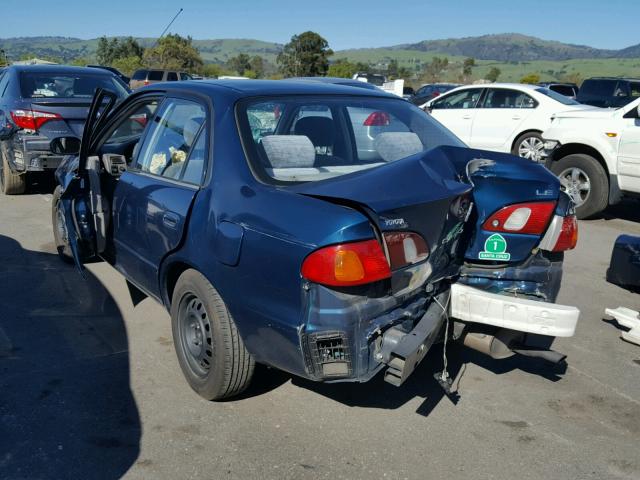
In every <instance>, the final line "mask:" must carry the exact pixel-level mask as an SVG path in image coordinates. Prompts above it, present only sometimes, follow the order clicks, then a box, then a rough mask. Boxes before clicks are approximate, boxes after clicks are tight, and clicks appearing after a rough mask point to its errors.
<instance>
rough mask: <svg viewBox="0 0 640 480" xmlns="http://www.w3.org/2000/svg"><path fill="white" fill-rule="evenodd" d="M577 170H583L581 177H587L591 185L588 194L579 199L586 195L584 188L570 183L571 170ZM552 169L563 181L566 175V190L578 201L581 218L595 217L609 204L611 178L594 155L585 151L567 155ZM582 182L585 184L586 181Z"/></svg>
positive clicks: (578, 215) (552, 165)
mask: <svg viewBox="0 0 640 480" xmlns="http://www.w3.org/2000/svg"><path fill="white" fill-rule="evenodd" d="M576 170H579V171H581V172H582V174H580V179H582V177H583V176H584V177H586V180H587V181H588V185H589V189H588V193H587V195H586V196H584V198H581V199H580V200H578V197H582V196H583V195H584V193H583V192H584V190H580V191H578V190H577V186H576V185H573V186H572V185H568V183H570V182H569V181H568V179H569V178H571V177H570V175H571V172H575V171H576ZM551 171H552V172H553V173H555V174H556V175H558V177H560V180H561V181H563V177H564V182H565V184H564V185H565V187H564V188H565V191H567V193H569V195H570V196H571V197H572V199H573V200H574V203H576V215H577V217H578V218H579V219H587V218H591V217H594V216H596V215H598V214H599V213H600V212H602V211H603V210H604V209H605V208H607V206H608V204H609V178H608V176H607V172H606V171H605V169H604V168H603V167H602V165H601V164H600V162H598V160H596V159H595V158H593V157H592V156H590V155H586V154H584V153H574V154H571V155H567V156H566V157H562V158H561V159H560V160H557V161H555V162H553V163H552V164H551ZM568 172H569V173H568ZM583 174H584V175H583ZM568 175H569V176H568ZM580 184H583V185H584V182H581V183H580ZM581 202H582V203H581Z"/></svg>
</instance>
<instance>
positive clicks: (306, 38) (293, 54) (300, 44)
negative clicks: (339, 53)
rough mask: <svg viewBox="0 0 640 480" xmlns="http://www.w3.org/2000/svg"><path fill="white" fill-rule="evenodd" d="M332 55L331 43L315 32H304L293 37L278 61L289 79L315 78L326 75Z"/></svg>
mask: <svg viewBox="0 0 640 480" xmlns="http://www.w3.org/2000/svg"><path fill="white" fill-rule="evenodd" d="M331 55H333V50H331V49H330V48H329V42H327V41H326V40H325V39H324V38H322V37H321V36H320V35H319V34H317V33H315V32H304V33H301V34H300V35H294V36H293V37H291V41H290V42H289V43H287V44H286V45H285V46H284V48H283V49H282V52H280V54H279V55H278V59H277V61H278V65H279V66H280V70H281V71H282V73H283V74H284V75H285V76H287V77H315V76H318V75H326V73H327V71H328V70H329V57H330V56H331Z"/></svg>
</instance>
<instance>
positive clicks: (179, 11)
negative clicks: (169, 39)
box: [151, 8, 184, 48]
mask: <svg viewBox="0 0 640 480" xmlns="http://www.w3.org/2000/svg"><path fill="white" fill-rule="evenodd" d="M183 10H184V8H181V9H180V10H178V13H176V14H175V16H174V17H173V18H172V19H171V21H170V22H169V25H167V27H166V28H165V29H164V30H163V31H162V33H161V34H160V36H159V37H158V38H156V41H155V43H154V44H153V46H152V47H151V48H155V46H156V45H158V42H159V41H160V39H161V38H162V37H164V34H165V33H167V30H169V27H170V26H171V24H173V22H175V21H176V18H178V15H180V14H181V13H182V11H183Z"/></svg>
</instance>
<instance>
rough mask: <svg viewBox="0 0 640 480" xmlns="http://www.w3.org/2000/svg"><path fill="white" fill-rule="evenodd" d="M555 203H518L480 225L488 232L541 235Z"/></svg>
mask: <svg viewBox="0 0 640 480" xmlns="http://www.w3.org/2000/svg"><path fill="white" fill-rule="evenodd" d="M555 208H556V202H532V203H518V204H516V205H509V206H508V207H504V208H502V209H500V210H498V211H497V212H495V213H494V214H493V215H491V216H490V217H489V218H488V219H487V220H486V221H485V222H484V225H482V228H483V229H484V230H488V231H490V232H506V233H528V234H531V235H541V234H542V233H544V231H545V230H546V228H547V226H548V225H549V220H550V219H551V215H553V211H554V210H555Z"/></svg>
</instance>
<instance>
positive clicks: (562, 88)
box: [549, 85, 575, 97]
mask: <svg viewBox="0 0 640 480" xmlns="http://www.w3.org/2000/svg"><path fill="white" fill-rule="evenodd" d="M549 90H553V91H554V92H558V93H559V94H561V95H564V96H566V97H571V96H573V95H575V92H574V91H573V87H570V86H569V85H551V86H550V87H549Z"/></svg>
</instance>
